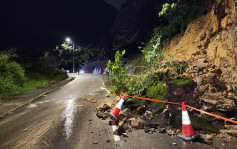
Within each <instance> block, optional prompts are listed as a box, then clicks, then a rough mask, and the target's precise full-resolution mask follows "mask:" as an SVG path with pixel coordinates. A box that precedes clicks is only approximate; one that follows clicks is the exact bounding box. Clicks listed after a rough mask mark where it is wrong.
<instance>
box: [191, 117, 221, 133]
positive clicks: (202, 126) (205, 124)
mask: <svg viewBox="0 0 237 149" xmlns="http://www.w3.org/2000/svg"><path fill="white" fill-rule="evenodd" d="M190 120H191V123H192V125H193V128H194V129H195V130H206V131H210V132H214V133H218V132H219V129H218V128H217V127H215V126H213V125H212V124H211V122H209V121H208V120H206V119H204V118H202V117H198V116H196V115H192V114H190Z"/></svg>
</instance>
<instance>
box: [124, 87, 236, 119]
mask: <svg viewBox="0 0 237 149" xmlns="http://www.w3.org/2000/svg"><path fill="white" fill-rule="evenodd" d="M122 94H124V93H123V92H122ZM127 97H131V98H137V99H142V100H148V101H155V102H163V103H169V104H174V105H179V106H181V104H180V103H175V102H168V101H162V100H156V99H150V98H144V97H138V96H127ZM186 106H187V107H189V108H190V109H193V110H195V111H198V112H201V113H205V114H208V115H211V116H214V117H216V118H219V119H223V120H225V121H229V122H232V123H235V124H237V121H234V120H231V119H228V118H225V117H222V116H219V115H216V114H212V113H209V112H206V111H202V110H199V109H196V108H194V107H191V106H189V105H186Z"/></svg>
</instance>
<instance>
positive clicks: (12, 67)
mask: <svg viewBox="0 0 237 149" xmlns="http://www.w3.org/2000/svg"><path fill="white" fill-rule="evenodd" d="M24 78H25V76H24V69H23V68H22V67H21V66H20V65H19V64H18V63H16V62H14V61H11V57H9V55H7V54H1V55H0V97H1V96H5V95H7V94H8V93H10V92H12V91H13V90H17V89H18V88H20V87H22V86H23V81H24Z"/></svg>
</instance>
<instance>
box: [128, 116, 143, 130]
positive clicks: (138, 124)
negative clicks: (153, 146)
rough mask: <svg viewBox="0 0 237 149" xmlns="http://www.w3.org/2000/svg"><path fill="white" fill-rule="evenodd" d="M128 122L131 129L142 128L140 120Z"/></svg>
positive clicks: (133, 119) (131, 119) (135, 119)
mask: <svg viewBox="0 0 237 149" xmlns="http://www.w3.org/2000/svg"><path fill="white" fill-rule="evenodd" d="M129 121H130V123H131V127H132V128H136V129H142V128H144V126H143V121H142V120H141V119H140V118H130V119H129Z"/></svg>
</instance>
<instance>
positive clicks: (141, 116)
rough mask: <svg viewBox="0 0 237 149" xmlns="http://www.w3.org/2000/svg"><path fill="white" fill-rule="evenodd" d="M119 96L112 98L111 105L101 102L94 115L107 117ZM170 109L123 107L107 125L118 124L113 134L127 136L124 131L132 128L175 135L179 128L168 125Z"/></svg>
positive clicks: (102, 117)
mask: <svg viewBox="0 0 237 149" xmlns="http://www.w3.org/2000/svg"><path fill="white" fill-rule="evenodd" d="M119 100H120V98H119V97H118V96H117V97H116V98H114V99H113V103H112V104H111V105H108V104H103V105H101V106H99V107H97V108H96V115H97V117H98V118H101V119H103V120H105V119H107V118H109V116H108V114H107V113H108V112H110V111H111V109H112V108H113V107H114V106H115V103H116V102H118V101H119ZM170 112H171V111H170V110H168V109H166V108H161V109H160V110H159V111H157V112H155V113H153V112H152V111H151V110H150V109H149V108H147V107H146V106H144V105H143V106H140V107H138V108H137V109H136V110H133V111H132V110H131V109H129V108H125V109H124V110H122V111H120V114H119V117H118V120H116V121H114V120H112V121H110V122H109V125H118V126H119V127H118V129H117V130H115V132H114V134H115V135H123V136H125V137H126V136H127V133H126V131H128V132H131V131H132V130H133V129H144V132H145V133H150V134H152V133H153V132H160V133H161V132H166V133H168V134H169V135H177V134H178V133H179V132H180V129H178V128H173V127H172V126H171V125H170V120H169V117H170Z"/></svg>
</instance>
